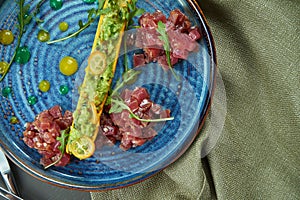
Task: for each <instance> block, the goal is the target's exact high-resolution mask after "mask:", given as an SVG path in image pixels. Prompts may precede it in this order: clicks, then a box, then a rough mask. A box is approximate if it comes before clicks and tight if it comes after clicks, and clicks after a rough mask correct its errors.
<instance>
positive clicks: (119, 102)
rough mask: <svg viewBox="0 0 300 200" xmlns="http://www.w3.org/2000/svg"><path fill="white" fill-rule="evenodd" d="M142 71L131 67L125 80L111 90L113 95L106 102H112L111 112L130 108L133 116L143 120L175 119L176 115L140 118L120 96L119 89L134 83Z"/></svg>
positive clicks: (160, 120)
mask: <svg viewBox="0 0 300 200" xmlns="http://www.w3.org/2000/svg"><path fill="white" fill-rule="evenodd" d="M140 73H141V71H137V70H133V69H130V70H128V71H126V72H125V73H124V74H123V76H122V79H123V81H121V80H119V81H118V82H117V84H116V86H115V89H114V90H113V91H112V92H111V95H110V96H109V97H108V99H107V102H106V104H111V108H110V110H109V113H120V112H122V110H128V111H129V113H130V117H131V118H135V119H137V120H139V121H142V122H162V121H169V120H173V119H174V117H168V118H159V119H142V118H139V117H138V116H137V115H136V114H134V113H133V112H132V111H131V109H130V108H129V107H128V106H127V105H126V104H125V102H124V100H123V99H122V98H121V97H120V95H119V93H118V90H119V89H121V88H122V87H124V86H125V85H130V84H133V83H134V82H135V81H136V80H137V78H138V75H139V74H140Z"/></svg>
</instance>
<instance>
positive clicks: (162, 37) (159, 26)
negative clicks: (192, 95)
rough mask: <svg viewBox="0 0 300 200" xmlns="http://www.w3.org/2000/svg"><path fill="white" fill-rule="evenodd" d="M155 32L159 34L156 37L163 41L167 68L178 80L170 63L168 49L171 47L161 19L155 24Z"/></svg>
mask: <svg viewBox="0 0 300 200" xmlns="http://www.w3.org/2000/svg"><path fill="white" fill-rule="evenodd" d="M157 32H158V33H159V34H160V36H158V38H159V39H160V40H161V41H163V43H164V50H165V52H166V57H167V63H168V66H169V69H170V70H171V72H172V73H173V75H174V77H175V78H176V80H177V81H179V80H180V78H179V77H178V76H177V74H176V73H175V71H174V69H173V67H172V64H171V55H170V49H171V47H170V41H169V37H168V34H167V32H166V25H165V24H164V23H163V22H162V21H159V22H158V24H157Z"/></svg>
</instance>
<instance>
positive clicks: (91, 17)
mask: <svg viewBox="0 0 300 200" xmlns="http://www.w3.org/2000/svg"><path fill="white" fill-rule="evenodd" d="M104 3H105V0H99V4H98V8H97V9H95V8H92V9H90V10H88V11H87V13H88V19H87V22H86V23H83V21H82V20H79V21H78V26H79V29H78V30H77V31H75V32H74V33H71V34H69V35H68V36H66V37H63V38H60V39H56V40H52V41H48V42H47V44H54V43H57V42H61V41H64V40H67V39H70V38H72V37H77V36H78V35H79V33H81V32H82V31H84V30H85V29H86V28H88V27H89V26H90V25H91V24H92V23H93V22H94V21H95V20H96V18H97V17H98V16H100V15H103V14H106V13H108V12H110V11H111V9H110V8H106V9H103V6H104Z"/></svg>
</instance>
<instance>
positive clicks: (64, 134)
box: [45, 128, 70, 169]
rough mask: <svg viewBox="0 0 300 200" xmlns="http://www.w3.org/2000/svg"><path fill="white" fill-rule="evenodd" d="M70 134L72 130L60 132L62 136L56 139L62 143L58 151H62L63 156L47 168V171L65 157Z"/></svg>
mask: <svg viewBox="0 0 300 200" xmlns="http://www.w3.org/2000/svg"><path fill="white" fill-rule="evenodd" d="M69 132H70V128H67V129H65V130H62V131H61V132H60V136H58V137H57V138H56V140H57V141H59V142H60V145H59V147H58V149H59V151H60V153H61V154H60V156H59V158H58V159H57V160H56V161H54V162H53V163H51V164H49V165H47V166H45V169H48V168H49V167H51V166H53V165H55V164H57V163H58V162H59V161H60V160H61V159H62V157H63V155H64V153H65V149H66V145H67V142H68V138H69Z"/></svg>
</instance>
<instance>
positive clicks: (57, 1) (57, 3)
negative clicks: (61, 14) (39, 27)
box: [50, 0, 63, 10]
mask: <svg viewBox="0 0 300 200" xmlns="http://www.w3.org/2000/svg"><path fill="white" fill-rule="evenodd" d="M62 5H63V0H50V7H51V8H52V9H53V10H59V9H61V7H62Z"/></svg>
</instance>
